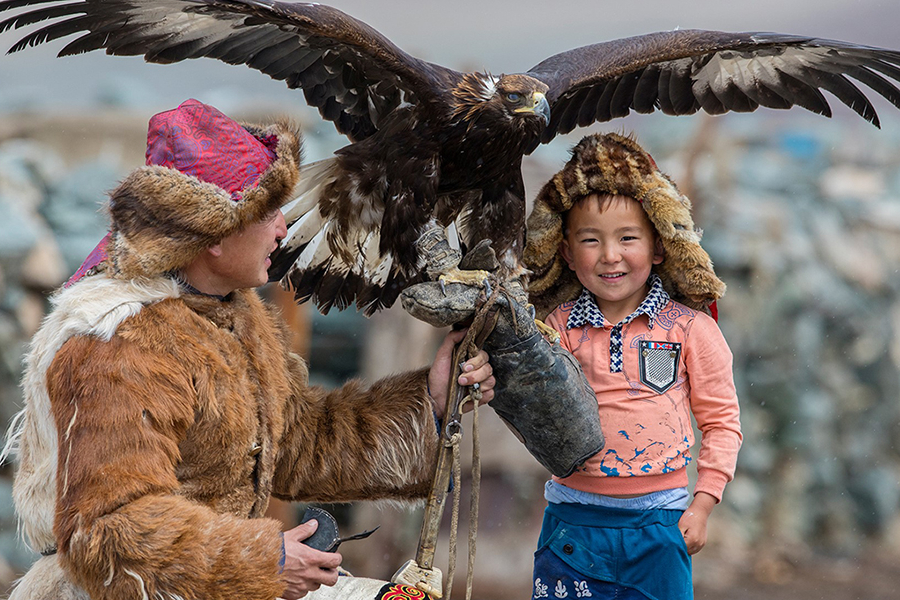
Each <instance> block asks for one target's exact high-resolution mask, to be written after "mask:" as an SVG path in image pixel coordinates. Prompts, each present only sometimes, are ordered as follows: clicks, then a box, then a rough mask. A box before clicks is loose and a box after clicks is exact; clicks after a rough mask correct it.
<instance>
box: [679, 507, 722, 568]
mask: <svg viewBox="0 0 900 600" xmlns="http://www.w3.org/2000/svg"><path fill="white" fill-rule="evenodd" d="M715 505H716V499H715V498H714V497H713V496H711V495H709V494H707V493H706V492H697V494H696V495H695V496H694V500H693V501H692V502H691V505H690V506H688V508H687V510H686V511H684V514H683V515H681V519H679V520H678V529H680V530H681V535H683V536H684V543H685V545H686V546H687V551H688V554H697V553H698V552H700V550H702V549H703V546H705V545H706V523H707V521H708V520H709V514H710V513H711V512H712V509H713V507H714V506H715Z"/></svg>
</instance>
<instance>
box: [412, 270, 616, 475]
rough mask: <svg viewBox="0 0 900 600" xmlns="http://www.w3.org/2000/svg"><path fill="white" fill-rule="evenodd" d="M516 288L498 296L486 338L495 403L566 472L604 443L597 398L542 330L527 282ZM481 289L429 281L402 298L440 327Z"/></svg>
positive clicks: (456, 318)
mask: <svg viewBox="0 0 900 600" xmlns="http://www.w3.org/2000/svg"><path fill="white" fill-rule="evenodd" d="M509 287H510V293H506V294H501V295H500V297H499V298H498V300H497V304H498V305H499V308H500V311H499V317H498V319H497V324H496V326H495V327H494V329H493V331H492V332H491V333H490V335H489V336H488V337H487V339H486V340H485V342H484V350H485V351H486V352H487V353H488V355H489V356H490V361H491V367H492V368H493V371H494V377H495V378H496V380H497V384H496V386H495V388H494V391H495V394H494V399H493V400H491V402H490V404H489V406H490V407H491V408H493V409H494V410H495V411H496V412H497V414H498V415H499V416H500V417H501V418H502V419H503V420H504V421H505V422H506V423H507V425H509V427H510V429H512V430H513V432H514V433H515V434H516V436H517V437H518V438H519V440H520V441H521V442H522V443H523V444H525V447H526V448H527V449H528V451H529V452H531V454H532V456H534V457H535V458H536V459H537V460H538V462H540V463H541V464H542V465H543V466H544V467H546V468H547V469H548V470H549V471H550V472H551V473H553V474H554V475H556V476H558V477H566V476H568V475H571V474H572V473H573V472H574V471H575V470H576V469H578V467H580V466H581V465H582V464H584V462H585V461H586V460H587V459H588V458H590V457H591V456H593V455H594V454H596V453H597V452H599V451H600V450H601V449H602V448H603V444H604V441H603V433H602V432H601V430H600V417H599V414H598V410H597V399H596V397H595V395H594V392H593V390H592V389H591V387H590V385H589V384H588V382H587V379H586V378H585V376H584V373H583V372H582V370H581V366H580V365H579V364H578V362H577V361H576V360H575V358H574V357H573V356H572V355H571V354H570V353H569V352H568V351H566V350H565V349H563V348H562V347H560V345H559V344H558V343H554V344H551V343H550V342H548V341H547V340H546V339H544V337H543V336H542V335H541V334H540V333H539V332H538V329H537V327H536V326H535V323H534V319H533V316H532V314H531V311H529V310H527V309H525V308H524V306H523V302H524V298H525V294H524V292H523V291H522V289H521V287H517V284H515V283H514V284H513V285H511V286H509ZM481 293H482V290H480V289H479V288H476V287H471V286H468V285H462V284H457V283H451V284H448V285H445V286H440V285H439V284H438V283H435V282H429V283H422V284H418V285H415V286H412V287H410V288H408V289H406V290H405V291H404V292H403V294H402V295H401V302H402V303H403V307H404V308H405V309H406V310H407V312H409V313H410V314H412V315H413V316H414V317H416V318H418V319H420V320H423V321H425V322H427V323H431V324H432V325H435V326H438V327H440V326H447V325H451V324H454V323H458V322H462V321H465V320H466V319H468V318H470V317H471V316H472V315H473V314H474V312H475V305H476V301H477V300H478V298H479V296H480V295H481Z"/></svg>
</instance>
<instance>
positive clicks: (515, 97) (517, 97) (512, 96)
mask: <svg viewBox="0 0 900 600" xmlns="http://www.w3.org/2000/svg"><path fill="white" fill-rule="evenodd" d="M506 99H507V100H509V101H510V102H520V101H521V100H522V94H519V93H517V92H510V93H508V94H506Z"/></svg>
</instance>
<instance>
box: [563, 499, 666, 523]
mask: <svg viewBox="0 0 900 600" xmlns="http://www.w3.org/2000/svg"><path fill="white" fill-rule="evenodd" d="M547 512H548V513H550V514H551V515H553V516H554V517H556V518H557V519H559V520H560V521H565V522H566V523H571V524H572V525H580V526H582V527H595V526H596V525H597V523H603V526H604V527H608V528H610V529H641V528H643V527H648V526H650V525H665V526H671V525H675V524H677V523H678V519H680V518H681V515H682V514H683V511H680V510H674V509H668V508H653V509H648V510H638V509H630V508H611V507H608V506H592V505H587V504H568V503H566V504H555V503H550V504H548V505H547Z"/></svg>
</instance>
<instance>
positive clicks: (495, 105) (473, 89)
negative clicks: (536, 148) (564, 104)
mask: <svg viewBox="0 0 900 600" xmlns="http://www.w3.org/2000/svg"><path fill="white" fill-rule="evenodd" d="M548 89H549V88H548V87H547V85H546V84H544V83H543V82H541V81H538V80H537V79H535V78H534V77H529V76H528V75H519V74H516V75H501V76H500V77H499V78H498V77H494V76H493V75H490V74H486V73H467V74H466V75H464V76H463V78H462V80H461V81H460V83H459V84H458V85H457V86H456V88H455V89H454V90H453V96H454V99H455V103H454V109H453V116H454V119H455V120H463V121H469V122H470V123H472V122H474V121H478V120H480V119H481V118H482V117H486V116H488V115H490V117H491V118H492V120H495V121H497V120H499V121H505V122H507V123H509V124H511V125H514V126H517V128H518V127H521V126H525V127H527V128H528V129H535V126H536V125H538V128H537V130H538V131H542V130H543V129H544V127H546V126H547V123H549V122H550V104H549V103H548V102H547V97H546V94H547V90H548Z"/></svg>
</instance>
